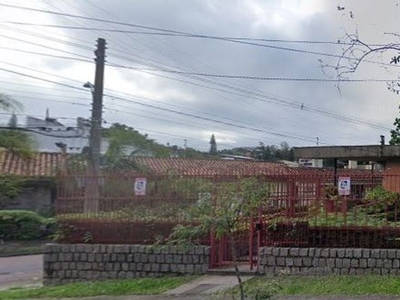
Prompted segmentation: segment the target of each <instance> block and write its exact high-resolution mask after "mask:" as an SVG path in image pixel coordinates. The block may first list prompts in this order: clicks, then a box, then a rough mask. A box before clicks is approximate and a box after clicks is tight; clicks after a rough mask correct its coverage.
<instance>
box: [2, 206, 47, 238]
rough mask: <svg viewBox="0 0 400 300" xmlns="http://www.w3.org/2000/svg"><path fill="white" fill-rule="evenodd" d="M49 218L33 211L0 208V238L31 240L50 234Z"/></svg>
mask: <svg viewBox="0 0 400 300" xmlns="http://www.w3.org/2000/svg"><path fill="white" fill-rule="evenodd" d="M51 224H53V223H52V221H51V219H46V218H44V217H42V216H40V215H38V214H37V213H35V212H33V211H27V210H1V211H0V239H4V240H32V239H38V238H42V237H44V236H46V235H47V234H50V232H49V231H51V227H52V226H51Z"/></svg>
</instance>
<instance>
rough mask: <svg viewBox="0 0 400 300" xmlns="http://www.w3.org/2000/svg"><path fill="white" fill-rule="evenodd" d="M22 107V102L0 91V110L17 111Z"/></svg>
mask: <svg viewBox="0 0 400 300" xmlns="http://www.w3.org/2000/svg"><path fill="white" fill-rule="evenodd" d="M21 109H22V104H21V103H20V102H18V101H16V100H14V99H13V98H12V97H10V96H8V95H6V94H3V93H0V110H4V111H18V110H21Z"/></svg>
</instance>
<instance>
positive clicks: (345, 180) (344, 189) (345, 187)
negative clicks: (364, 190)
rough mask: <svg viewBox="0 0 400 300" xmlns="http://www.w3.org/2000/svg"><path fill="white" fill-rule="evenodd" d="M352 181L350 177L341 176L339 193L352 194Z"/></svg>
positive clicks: (341, 194)
mask: <svg viewBox="0 0 400 300" xmlns="http://www.w3.org/2000/svg"><path fill="white" fill-rule="evenodd" d="M350 189H351V181H350V177H339V182H338V194H339V195H340V196H347V195H350Z"/></svg>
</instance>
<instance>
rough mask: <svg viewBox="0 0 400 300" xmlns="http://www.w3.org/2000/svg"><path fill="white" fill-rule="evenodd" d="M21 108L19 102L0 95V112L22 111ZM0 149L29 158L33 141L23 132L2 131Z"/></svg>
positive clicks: (0, 133)
mask: <svg viewBox="0 0 400 300" xmlns="http://www.w3.org/2000/svg"><path fill="white" fill-rule="evenodd" d="M22 107H23V106H22V104H21V103H20V102H18V101H16V100H14V99H13V98H12V97H10V96H8V95H6V94H3V93H0V111H1V110H3V111H16V110H22ZM0 148H3V149H6V150H8V151H10V152H12V153H14V154H18V155H20V156H22V157H26V158H29V157H30V156H31V154H32V148H33V141H32V139H31V137H30V136H29V135H28V134H26V133H25V132H22V131H17V130H9V129H2V130H0Z"/></svg>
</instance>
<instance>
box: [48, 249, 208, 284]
mask: <svg viewBox="0 0 400 300" xmlns="http://www.w3.org/2000/svg"><path fill="white" fill-rule="evenodd" d="M209 254H210V249H209V247H208V246H195V247H190V248H188V249H182V248H178V247H174V246H164V247H157V248H156V247H154V246H144V245H90V244H48V245H46V248H45V254H44V258H43V261H44V266H43V268H44V269H43V271H44V272H43V276H44V284H45V285H49V284H57V283H67V282H74V281H83V280H101V279H123V278H133V277H144V276H161V275H167V274H168V275H181V274H204V273H205V272H206V271H207V270H208V264H209V256H210V255H209Z"/></svg>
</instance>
